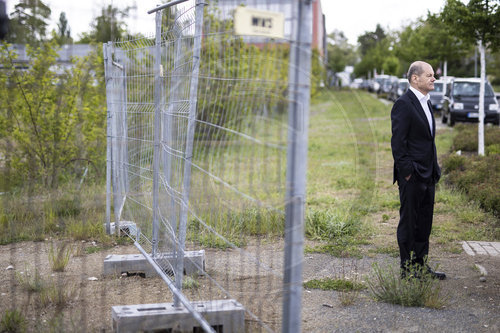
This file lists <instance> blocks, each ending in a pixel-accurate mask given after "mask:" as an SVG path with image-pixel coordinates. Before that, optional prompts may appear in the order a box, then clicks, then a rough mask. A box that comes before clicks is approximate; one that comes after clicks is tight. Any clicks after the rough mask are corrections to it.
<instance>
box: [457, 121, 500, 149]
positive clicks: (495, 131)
mask: <svg viewBox="0 0 500 333" xmlns="http://www.w3.org/2000/svg"><path fill="white" fill-rule="evenodd" d="M455 128H456V130H457V131H458V134H457V135H456V136H455V138H454V139H453V145H452V149H453V150H455V151H457V150H462V151H469V152H477V144H478V143H477V125H475V124H459V125H457V126H456V127H455ZM499 142H500V127H498V126H486V127H485V128H484V146H485V151H486V152H489V151H491V153H488V154H489V155H492V154H498V153H499V151H500V145H499V144H498V143H499Z"/></svg>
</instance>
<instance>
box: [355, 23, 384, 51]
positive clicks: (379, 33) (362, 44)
mask: <svg viewBox="0 0 500 333" xmlns="http://www.w3.org/2000/svg"><path fill="white" fill-rule="evenodd" d="M386 37H387V35H386V33H385V31H384V29H383V28H382V27H381V26H380V24H377V26H376V28H375V31H373V32H368V31H367V32H365V33H364V34H363V35H361V36H359V37H358V43H359V51H360V52H361V55H362V56H365V55H366V54H367V53H368V51H369V50H371V49H373V48H374V47H375V46H376V45H377V44H379V43H380V42H381V41H382V40H384V39H385V38H386Z"/></svg>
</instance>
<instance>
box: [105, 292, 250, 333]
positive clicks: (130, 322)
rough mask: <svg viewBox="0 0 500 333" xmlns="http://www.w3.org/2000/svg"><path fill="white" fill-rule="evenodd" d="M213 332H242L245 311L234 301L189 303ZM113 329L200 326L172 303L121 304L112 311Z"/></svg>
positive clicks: (186, 329)
mask: <svg viewBox="0 0 500 333" xmlns="http://www.w3.org/2000/svg"><path fill="white" fill-rule="evenodd" d="M191 304H192V305H193V307H194V308H195V309H196V310H197V311H198V312H199V313H200V314H201V315H202V316H203V318H205V320H206V321H207V322H208V323H209V324H210V326H212V328H214V330H215V331H216V332H224V333H231V332H236V333H240V332H241V333H243V332H245V309H244V308H243V306H242V305H241V304H240V303H238V302H236V301H235V300H232V299H228V300H212V301H197V302H192V303H191ZM111 309H112V320H113V330H114V331H115V332H117V333H129V332H130V333H132V332H157V331H158V332H160V331H161V332H172V333H173V332H190V333H192V332H203V329H202V328H201V325H200V324H199V323H198V322H197V321H196V320H195V319H194V318H193V316H192V315H191V314H190V313H189V312H188V311H187V310H186V309H185V308H184V307H183V306H182V307H180V308H175V307H174V305H173V303H156V304H139V305H123V306H122V305H121V306H113V307H112V308H111Z"/></svg>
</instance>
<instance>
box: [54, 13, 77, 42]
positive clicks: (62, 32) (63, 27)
mask: <svg viewBox="0 0 500 333" xmlns="http://www.w3.org/2000/svg"><path fill="white" fill-rule="evenodd" d="M56 36H57V37H56V39H57V43H58V44H59V45H63V44H73V38H71V28H70V27H69V24H68V19H67V18H66V13H65V12H61V14H60V15H59V22H58V23H57V33H56Z"/></svg>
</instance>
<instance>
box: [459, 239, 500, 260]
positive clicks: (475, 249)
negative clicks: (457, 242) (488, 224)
mask: <svg viewBox="0 0 500 333" xmlns="http://www.w3.org/2000/svg"><path fill="white" fill-rule="evenodd" d="M462 248H463V249H464V251H465V252H466V253H467V254H468V255H471V256H475V255H486V256H492V257H500V242H476V241H463V242H462Z"/></svg>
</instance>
